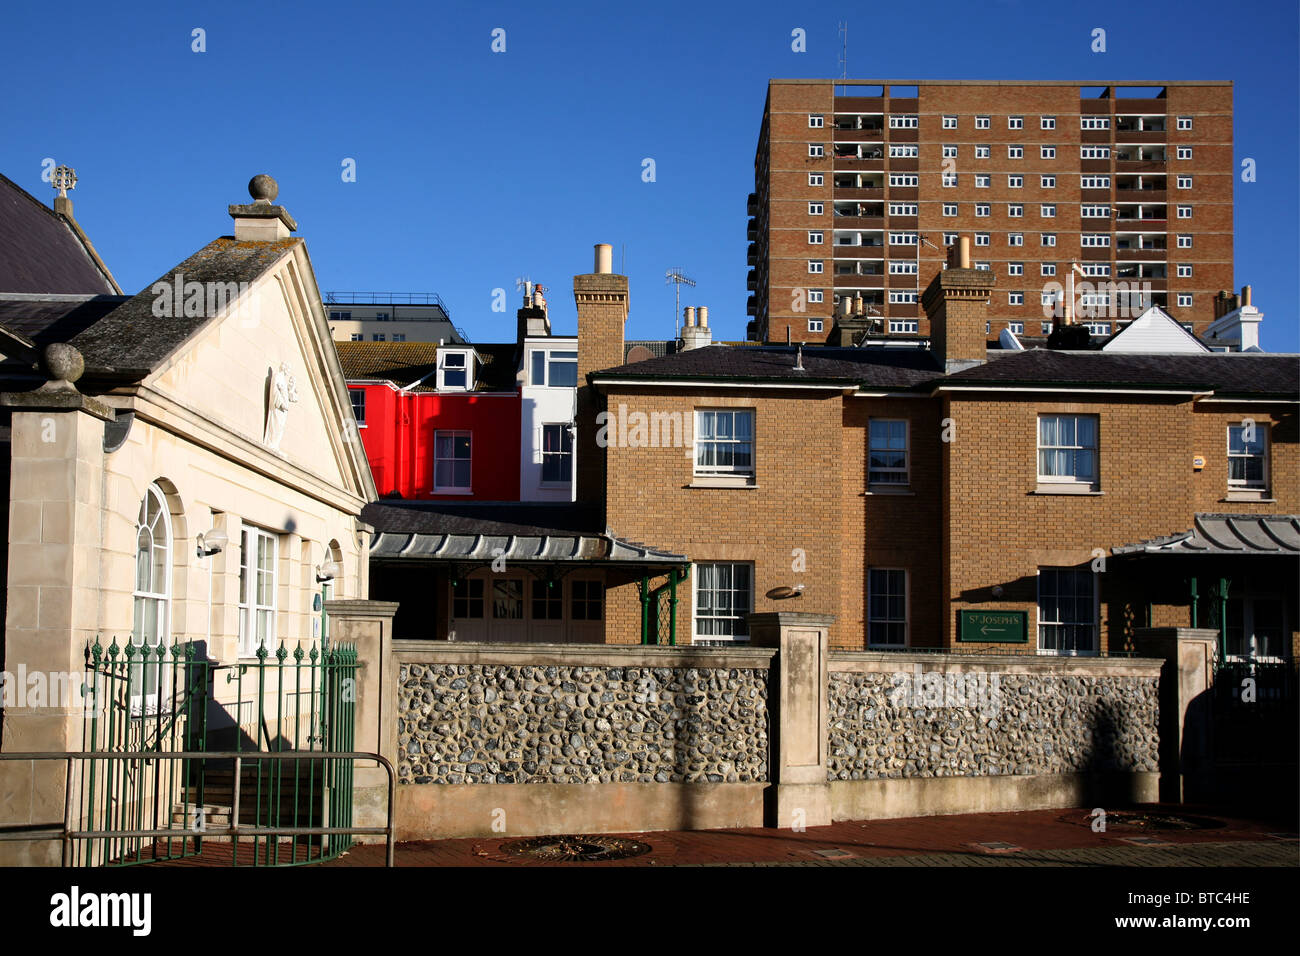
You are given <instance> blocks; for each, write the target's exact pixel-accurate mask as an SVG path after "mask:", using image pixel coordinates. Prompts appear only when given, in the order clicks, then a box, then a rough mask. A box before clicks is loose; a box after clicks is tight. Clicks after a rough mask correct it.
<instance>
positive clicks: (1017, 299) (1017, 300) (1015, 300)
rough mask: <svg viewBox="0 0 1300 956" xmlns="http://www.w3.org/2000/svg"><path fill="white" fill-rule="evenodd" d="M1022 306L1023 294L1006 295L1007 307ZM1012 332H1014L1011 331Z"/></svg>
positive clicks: (1023, 301)
mask: <svg viewBox="0 0 1300 956" xmlns="http://www.w3.org/2000/svg"><path fill="white" fill-rule="evenodd" d="M1024 304H1025V294H1024V293H1023V292H1008V293H1007V305H1024ZM1012 331H1015V330H1014V329H1013V330H1012ZM1022 331H1023V329H1022Z"/></svg>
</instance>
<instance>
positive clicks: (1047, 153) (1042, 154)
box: [1038, 146, 1056, 159]
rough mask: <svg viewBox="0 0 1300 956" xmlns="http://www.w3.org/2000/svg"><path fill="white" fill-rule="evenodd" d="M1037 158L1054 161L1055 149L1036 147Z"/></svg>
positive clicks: (1053, 147)
mask: <svg viewBox="0 0 1300 956" xmlns="http://www.w3.org/2000/svg"><path fill="white" fill-rule="evenodd" d="M1038 158H1039V159H1056V147H1055V146H1039V147H1038Z"/></svg>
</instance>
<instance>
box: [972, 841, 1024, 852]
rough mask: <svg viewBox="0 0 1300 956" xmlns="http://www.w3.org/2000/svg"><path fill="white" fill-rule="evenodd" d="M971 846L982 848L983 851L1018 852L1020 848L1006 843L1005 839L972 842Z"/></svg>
mask: <svg viewBox="0 0 1300 956" xmlns="http://www.w3.org/2000/svg"><path fill="white" fill-rule="evenodd" d="M972 846H974V847H976V848H978V849H980V850H983V851H984V852H985V853H1019V852H1020V850H1021V849H1022V848H1021V847H1019V846H1017V845H1016V844H1014V843H1007V842H1006V841H1005V840H990V841H989V842H987V843H974V844H972Z"/></svg>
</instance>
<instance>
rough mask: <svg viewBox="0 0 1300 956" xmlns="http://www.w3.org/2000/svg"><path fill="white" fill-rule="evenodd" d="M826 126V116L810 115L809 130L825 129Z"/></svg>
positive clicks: (820, 114) (819, 114)
mask: <svg viewBox="0 0 1300 956" xmlns="http://www.w3.org/2000/svg"><path fill="white" fill-rule="evenodd" d="M825 126H826V117H825V115H824V114H822V113H809V114H808V128H809V129H822V128H823V127H825Z"/></svg>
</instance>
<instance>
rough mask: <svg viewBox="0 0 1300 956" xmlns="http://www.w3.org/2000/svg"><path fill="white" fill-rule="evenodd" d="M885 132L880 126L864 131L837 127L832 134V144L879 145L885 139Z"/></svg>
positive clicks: (865, 128) (864, 128)
mask: <svg viewBox="0 0 1300 956" xmlns="http://www.w3.org/2000/svg"><path fill="white" fill-rule="evenodd" d="M884 133H885V131H884V130H883V129H881V128H880V127H879V126H873V127H870V128H868V127H863V128H862V129H844V128H842V127H839V126H836V127H835V130H834V132H833V133H832V134H831V142H832V143H879V142H881V141H882V140H883V139H884Z"/></svg>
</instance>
